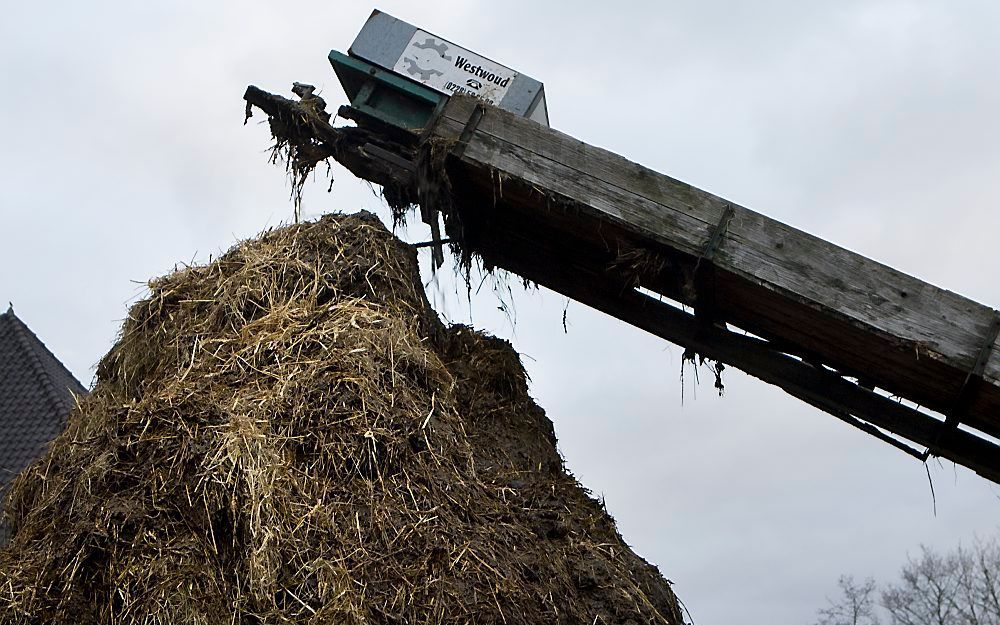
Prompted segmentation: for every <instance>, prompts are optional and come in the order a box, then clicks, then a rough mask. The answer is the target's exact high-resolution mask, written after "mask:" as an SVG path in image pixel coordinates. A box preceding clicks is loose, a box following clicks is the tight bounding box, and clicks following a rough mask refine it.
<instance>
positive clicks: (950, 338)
mask: <svg viewBox="0 0 1000 625" xmlns="http://www.w3.org/2000/svg"><path fill="white" fill-rule="evenodd" d="M472 107H473V104H472V103H470V102H468V101H466V100H464V99H462V98H454V99H453V100H452V101H451V102H450V103H449V105H448V106H447V107H446V109H445V115H444V118H442V119H441V120H440V121H439V122H438V125H437V127H436V128H435V130H434V133H435V136H438V137H443V138H448V139H456V138H458V137H459V136H460V135H461V131H462V130H463V129H464V127H465V125H466V121H467V120H468V117H469V114H470V113H471V110H472ZM463 160H465V161H468V162H471V163H476V164H478V165H480V166H482V167H485V168H489V169H492V170H497V171H499V172H500V173H501V177H502V176H503V175H506V176H508V177H510V178H511V179H519V180H523V181H525V182H526V183H527V184H530V185H534V186H536V187H538V188H541V189H544V190H546V191H547V192H550V193H553V194H557V195H560V196H563V197H566V198H569V199H571V200H572V201H574V202H577V203H579V204H580V205H581V206H584V207H586V208H587V209H588V210H590V211H591V213H592V215H593V216H594V217H595V218H598V219H606V220H608V221H609V222H613V223H615V224H616V225H617V227H620V228H623V229H625V230H627V231H630V232H632V233H634V234H636V235H637V236H638V237H640V238H647V239H648V240H650V241H653V242H656V243H658V244H660V245H664V246H667V247H669V248H671V249H674V250H677V251H679V252H681V253H685V254H689V255H697V254H698V253H699V252H700V250H701V249H702V248H703V246H704V244H705V242H706V241H707V240H708V238H709V237H710V235H711V233H712V231H713V229H714V227H715V224H717V223H718V221H719V218H720V217H721V215H722V212H723V211H724V210H725V207H726V206H727V205H729V206H732V207H733V209H734V210H735V217H734V218H733V219H732V221H731V223H730V225H729V229H728V231H727V233H726V236H725V237H724V241H723V243H722V245H721V248H720V250H719V252H718V254H717V256H716V259H715V264H716V266H717V267H718V269H719V270H720V271H723V272H727V273H728V274H730V275H731V276H734V277H735V278H738V279H740V280H743V281H745V282H746V283H747V285H749V286H748V287H746V288H750V287H752V290H754V291H755V293H754V294H753V297H750V298H746V297H745V298H744V299H745V300H757V301H759V302H761V303H766V306H761V310H760V314H759V315H755V311H752V310H749V311H748V310H743V309H741V310H731V311H730V312H731V313H732V314H733V316H735V317H739V318H740V320H741V321H742V322H743V323H744V324H748V325H749V326H750V327H747V328H746V329H748V330H750V331H755V330H756V327H755V326H754V325H753V324H755V323H758V322H759V323H761V324H762V326H761V327H763V329H764V330H765V331H766V333H769V334H778V335H779V336H780V334H781V333H786V334H789V335H798V336H792V337H790V338H794V339H795V340H803V338H804V340H805V341H806V343H809V340H808V339H809V337H810V336H819V337H822V339H823V340H822V343H823V344H816V343H817V341H812V343H813V344H809V345H807V346H808V348H809V349H810V351H816V352H818V353H819V354H821V355H829V356H830V357H831V359H832V360H833V361H834V362H836V363H837V364H839V365H843V366H847V367H849V368H853V369H855V370H858V371H863V372H865V373H868V372H871V373H872V377H873V378H876V379H879V381H880V382H881V383H880V384H879V385H880V386H882V387H883V388H887V389H889V390H891V391H892V392H896V393H899V394H901V395H903V396H906V397H915V398H917V399H916V400H918V401H922V402H923V403H927V404H928V405H932V406H933V407H934V408H935V409H938V410H946V409H947V408H948V407H949V406H950V404H951V402H953V401H954V396H955V395H957V393H958V389H959V388H960V387H961V384H962V382H964V379H965V376H966V374H967V373H968V371H969V370H970V369H971V368H972V366H973V364H974V362H975V359H976V356H977V355H978V353H979V351H980V349H981V347H982V343H983V337H984V336H986V335H987V331H988V328H989V325H990V323H991V322H992V320H993V318H994V315H995V312H994V311H993V310H992V309H990V308H987V307H985V306H982V305H980V304H977V303H975V302H973V301H971V300H968V299H966V298H964V297H961V296H959V295H956V294H954V293H951V292H949V291H946V290H943V289H939V288H937V287H934V286H933V285H930V284H927V283H925V282H923V281H920V280H918V279H916V278H913V277H911V276H908V275H906V274H903V273H901V272H898V271H896V270H893V269H892V268H890V267H887V266H885V265H882V264H880V263H877V262H875V261H872V260H870V259H867V258H865V257H863V256H861V255H859V254H855V253H853V252H850V251H848V250H846V249H843V248H841V247H838V246H836V245H833V244H831V243H829V242H826V241H823V240H822V239H819V238H817V237H813V236H811V235H808V234H806V233H804V232H801V231H799V230H797V229H795V228H791V227H790V226H787V225H785V224H782V223H780V222H777V221H775V220H773V219H770V218H767V217H765V216H764V215H761V214H759V213H756V212H754V211H751V210H749V209H746V208H744V207H742V206H739V205H736V204H734V203H731V202H727V201H725V200H723V199H722V198H719V197H717V196H714V195H712V194H709V193H706V192H703V191H700V190H698V189H696V188H694V187H691V186H690V185H686V184H684V183H682V182H680V181H677V180H674V179H672V178H670V177H668V176H663V175H661V174H658V173H656V172H653V171H652V170H649V169H647V168H644V167H642V166H639V165H636V164H635V163H632V162H630V161H628V160H627V159H624V158H622V157H620V156H617V155H615V154H612V153H610V152H608V151H606V150H601V149H599V148H595V147H593V146H589V145H586V144H584V143H582V142H580V141H578V140H576V139H573V138H572V137H569V136H567V135H564V134H562V133H558V132H556V131H552V130H549V129H546V128H543V127H540V126H538V125H537V124H534V123H532V122H529V121H527V120H521V119H518V118H516V117H514V116H512V115H509V114H506V113H504V112H503V111H499V110H497V109H492V108H489V109H487V110H486V112H485V114H484V115H483V116H482V119H481V120H480V121H479V123H478V125H477V127H476V129H475V132H474V133H472V134H471V137H470V140H469V143H468V147H467V148H466V150H465V153H464V156H463ZM740 288H741V289H743V288H744V287H740ZM720 299H722V298H720ZM745 303H746V302H744V304H745ZM791 304H794V305H795V306H794V307H793V306H791ZM724 305H725V304H724V303H723V306H724ZM803 307H804V308H808V309H812V310H814V311H816V312H818V313H819V314H820V317H819V318H818V320H814V323H816V324H818V325H817V326H816V327H798V328H797V327H796V326H797V325H798V323H799V321H800V319H798V318H796V317H791V316H790V315H789V311H791V310H792V309H793V308H794V309H795V310H796V311H797V312H801V310H802V309H803ZM756 317H759V319H758V318H756ZM825 317H829V318H830V319H833V320H835V321H836V322H837V323H826V319H825ZM845 324H846V325H845ZM846 326H852V327H854V329H855V330H856V332H854V333H853V334H852V335H850V336H846V335H841V334H839V333H841V332H842V331H843V327H846ZM744 327H746V326H744ZM830 329H832V330H833V332H832V333H831V332H830V331H829V330H830ZM803 335H804V337H803ZM838 336H839V337H840V338H841V339H842V342H843V343H844V344H843V345H840V344H838V342H837V338H838ZM845 336H846V339H847V340H844V338H845ZM859 337H860V338H859ZM861 339H865V340H861ZM845 346H846V347H847V348H848V349H845ZM866 347H867V348H868V351H866ZM878 352H885V353H878ZM880 367H881V368H883V369H886V370H885V371H879V368H880ZM872 369H874V371H870V370H872ZM984 378H985V380H986V382H987V384H986V385H985V386H986V387H988V388H986V389H985V390H984V391H983V394H985V395H988V396H989V397H987V400H982V399H979V400H977V401H976V402H975V403H974V405H973V409H972V410H974V411H980V412H984V411H991V410H993V409H994V408H995V407H996V406H997V405H1000V389H998V388H997V385H998V382H1000V359H997V358H993V359H991V360H990V361H989V362H988V363H987V366H986V369H985V373H984ZM928 384H930V387H929V388H925V386H927V385H928ZM901 391H902V392H901ZM908 391H912V392H908ZM928 400H930V401H928ZM975 421H977V422H979V423H980V424H982V423H1000V420H998V415H996V414H995V412H994V413H991V414H977V415H976V418H975Z"/></svg>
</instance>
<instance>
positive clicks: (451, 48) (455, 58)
mask: <svg viewBox="0 0 1000 625" xmlns="http://www.w3.org/2000/svg"><path fill="white" fill-rule="evenodd" d="M393 71H395V72H396V73H397V74H402V75H403V76H406V77H407V78H410V79H412V80H415V81H417V82H419V83H422V84H425V85H427V86H428V87H431V88H432V89H435V90H437V91H440V92H441V93H445V94H447V95H452V94H454V93H464V94H467V95H472V96H476V97H478V98H480V99H482V100H485V101H486V102H489V103H490V104H493V105H499V104H500V101H501V100H503V97H504V96H505V95H506V94H507V91H508V90H510V84H511V83H512V82H514V77H515V76H517V72H515V71H514V70H512V69H510V68H509V67H504V66H503V65H497V64H496V63H494V62H493V61H491V60H489V59H484V58H483V57H481V56H479V55H478V54H475V53H473V52H469V51H468V50H466V49H464V48H459V47H458V46H456V45H455V44H453V43H450V42H448V41H445V40H443V39H438V38H437V37H435V36H434V35H432V34H430V33H427V32H424V31H422V30H418V31H417V32H416V33H414V35H413V37H412V38H411V39H410V43H409V45H407V46H406V49H405V50H404V51H403V54H402V56H400V57H399V60H398V61H396V66H395V67H394V68H393Z"/></svg>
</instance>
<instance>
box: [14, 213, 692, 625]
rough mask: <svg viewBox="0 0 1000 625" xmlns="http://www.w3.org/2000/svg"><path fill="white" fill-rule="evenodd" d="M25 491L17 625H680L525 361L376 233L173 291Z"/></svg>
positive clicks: (250, 263) (296, 233) (132, 320)
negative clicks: (590, 482) (450, 305)
mask: <svg viewBox="0 0 1000 625" xmlns="http://www.w3.org/2000/svg"><path fill="white" fill-rule="evenodd" d="M97 373H98V382H97V384H96V386H95V388H94V391H93V393H92V394H91V395H90V396H89V397H87V398H86V399H83V400H82V401H81V404H80V406H79V407H78V408H77V409H76V410H75V411H74V412H73V414H72V415H71V416H70V418H69V424H68V428H67V430H66V432H65V433H64V434H63V435H62V436H60V437H59V438H58V439H57V440H56V441H55V443H54V444H53V446H52V447H51V449H50V450H49V451H48V453H46V454H45V455H44V457H42V458H41V459H40V460H39V461H38V462H36V463H35V464H34V465H33V466H32V467H31V468H30V469H29V470H27V471H26V472H25V473H24V474H22V475H21V476H20V477H19V478H18V480H17V481H16V484H15V485H14V487H13V490H12V493H11V495H10V500H9V502H8V504H7V509H6V514H7V515H8V522H9V523H10V524H11V528H12V530H13V537H12V540H11V543H10V544H9V545H8V546H7V547H6V548H4V549H3V551H2V552H0V623H4V624H13V623H25V624H26V623H39V624H41V623H74V624H76V623H81V624H90V623H116V624H118V623H121V624H124V623H129V624H132V623H158V624H159V623H162V624H181V623H184V624H188V623H190V624H201V623H204V624H213V625H215V624H258V623H259V624H265V623H266V624H280V623H316V624H320V623H322V624H327V623H329V624H338V625H340V624H343V625H352V624H362V623H365V624H382V623H398V624H404V623H405V624H447V623H455V624H458V623H507V624H511V625H513V624H518V623H524V624H529V623H530V624H536V623H538V624H541V623H566V624H570V623H572V624H574V625H575V624H579V623H584V624H587V625H591V624H593V623H632V624H635V625H638V624H640V623H641V624H645V623H670V624H674V623H680V622H681V616H680V614H679V612H678V608H677V601H676V599H675V597H674V595H673V593H672V592H671V591H670V588H669V585H668V583H667V582H666V581H665V580H664V579H663V578H662V577H661V576H660V575H659V573H658V572H657V570H656V569H655V568H653V567H652V566H650V565H649V564H647V563H646V562H644V561H643V560H642V559H641V558H639V557H637V556H636V555H634V554H633V553H632V552H631V551H630V550H629V549H628V547H627V546H626V545H625V544H624V543H623V542H622V540H621V538H620V537H619V536H618V534H617V532H616V530H615V526H614V522H613V521H612V519H611V518H610V517H609V516H608V515H607V513H606V512H605V511H604V510H603V509H602V508H601V506H600V505H599V504H598V503H597V502H595V501H594V500H593V499H591V498H590V497H589V496H588V495H587V492H586V491H585V490H583V489H582V488H581V487H580V486H579V485H578V484H577V483H576V482H575V480H574V479H573V478H572V477H570V476H568V475H567V474H566V472H565V470H564V468H563V466H562V462H561V460H560V457H559V455H558V454H557V452H556V448H555V437H554V435H553V432H552V425H551V423H550V422H549V420H548V419H547V418H546V417H545V414H544V413H543V411H542V410H541V409H540V408H539V407H538V406H536V405H535V404H534V403H533V402H532V400H531V399H530V398H529V396H528V392H527V387H526V381H525V374H524V370H523V369H522V367H521V364H520V362H519V359H518V357H517V355H516V353H515V352H514V351H512V350H511V348H510V346H509V345H508V344H506V343H505V342H503V341H500V340H498V339H495V338H491V337H488V336H485V335H482V334H479V333H477V332H474V331H472V330H470V329H469V328H466V327H461V326H455V327H445V326H444V325H442V324H441V323H440V322H439V321H438V319H437V317H436V316H435V315H434V313H433V312H432V311H431V309H430V308H429V306H428V304H427V301H426V299H425V297H424V294H423V290H422V288H421V285H420V281H419V276H418V273H417V268H416V260H415V254H414V252H413V251H412V249H411V248H408V247H407V246H405V245H403V244H402V243H400V242H399V241H397V240H396V239H395V238H394V237H393V236H392V235H391V234H390V233H389V232H388V231H386V230H385V228H383V227H382V226H381V225H380V224H379V222H378V220H376V219H375V218H374V217H373V216H371V215H369V214H364V213H362V214H360V215H355V216H328V217H325V218H323V219H321V220H320V221H318V222H315V223H309V224H301V225H295V226H290V227H286V228H281V229H277V230H274V231H271V232H268V233H265V234H264V235H262V236H261V237H260V238H259V239H257V240H252V241H247V242H245V243H243V244H240V245H238V246H237V247H235V248H234V249H233V250H231V251H230V252H228V253H227V254H226V255H224V256H223V257H222V258H220V259H218V260H217V261H216V262H213V263H211V264H209V265H205V266H197V267H190V268H186V269H183V270H181V271H178V272H176V273H173V274H171V275H168V276H166V277H164V278H160V279H157V280H154V281H153V282H151V284H150V294H149V297H148V299H145V300H143V301H140V302H139V303H138V304H136V305H135V306H134V307H133V308H132V310H131V311H130V313H129V316H128V319H127V320H126V322H125V325H124V328H123V329H122V334H121V338H120V340H119V341H118V343H117V344H116V345H115V346H114V348H113V349H112V350H111V351H110V352H109V353H108V355H107V356H105V357H104V359H103V360H102V361H101V363H100V365H99V367H98V372H97Z"/></svg>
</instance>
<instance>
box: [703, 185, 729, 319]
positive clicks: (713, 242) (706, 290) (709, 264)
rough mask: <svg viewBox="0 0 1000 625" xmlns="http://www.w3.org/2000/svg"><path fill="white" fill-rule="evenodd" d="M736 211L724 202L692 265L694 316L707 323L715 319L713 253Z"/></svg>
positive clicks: (723, 238) (722, 238)
mask: <svg viewBox="0 0 1000 625" xmlns="http://www.w3.org/2000/svg"><path fill="white" fill-rule="evenodd" d="M735 215H736V211H735V210H734V209H733V207H732V205H730V204H726V208H725V209H724V210H723V211H722V217H720V218H719V223H718V224H716V226H715V228H713V229H712V234H711V235H709V237H708V241H707V242H706V243H705V247H704V248H703V249H702V251H701V254H700V255H699V256H698V260H697V261H696V262H695V265H694V291H695V307H694V312H695V316H696V317H698V319H700V320H702V321H704V322H705V323H708V324H713V323H715V321H716V316H717V314H716V313H717V306H716V299H715V254H716V252H718V251H719V248H720V247H721V246H722V242H723V241H724V240H725V237H726V232H727V231H728V230H729V224H730V222H732V220H733V217H734V216H735Z"/></svg>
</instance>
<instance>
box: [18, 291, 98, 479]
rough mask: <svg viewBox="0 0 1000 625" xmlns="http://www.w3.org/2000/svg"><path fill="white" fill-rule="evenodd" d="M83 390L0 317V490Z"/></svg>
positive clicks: (23, 330)
mask: <svg viewBox="0 0 1000 625" xmlns="http://www.w3.org/2000/svg"><path fill="white" fill-rule="evenodd" d="M86 392H87V390H86V389H85V388H84V387H83V385H82V384H80V382H78V381H77V380H76V378H74V377H73V374H72V373H70V372H69V370H68V369H67V368H66V367H65V366H64V365H63V364H62V363H61V362H59V359H58V358H56V357H55V355H53V353H52V352H50V351H49V350H48V348H46V347H45V344H44V343H42V342H41V341H40V340H39V339H38V337H37V336H35V333H34V332H32V331H31V330H30V329H28V326H26V325H25V324H24V322H23V321H21V320H20V319H18V318H17V316H16V315H14V310H13V308H11V309H9V310H7V312H5V313H3V314H0V491H2V490H3V489H4V488H5V487H6V485H7V484H8V483H9V482H10V481H11V480H13V479H14V477H15V476H16V475H17V474H18V473H20V472H21V470H22V469H24V467H26V466H27V465H28V464H29V463H31V461H32V460H34V459H35V458H36V457H37V456H38V454H39V453H40V452H41V450H42V448H43V446H44V445H45V444H47V443H48V442H49V441H51V440H52V439H53V438H55V437H56V435H58V434H59V432H60V431H62V428H63V426H64V424H65V420H66V415H68V414H69V411H70V410H71V409H72V407H73V405H74V399H73V395H74V394H77V395H79V394H83V393H86Z"/></svg>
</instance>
